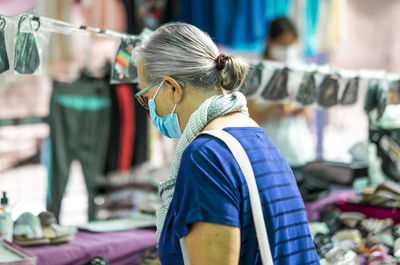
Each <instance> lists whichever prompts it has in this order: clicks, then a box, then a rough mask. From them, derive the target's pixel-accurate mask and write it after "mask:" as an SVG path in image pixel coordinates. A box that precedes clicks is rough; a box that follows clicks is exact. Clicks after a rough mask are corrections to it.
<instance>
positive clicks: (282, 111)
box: [248, 17, 315, 177]
mask: <svg viewBox="0 0 400 265" xmlns="http://www.w3.org/2000/svg"><path fill="white" fill-rule="evenodd" d="M263 59H265V60H271V61H277V62H281V63H293V62H296V61H298V60H299V53H298V33H297V30H296V27H295V25H294V24H293V23H292V22H291V21H290V20H289V19H288V18H286V17H281V18H277V19H275V20H273V21H272V22H271V25H270V28H269V34H268V37H267V39H266V48H265V52H264V56H263ZM256 101H257V100H249V101H248V107H249V112H250V116H251V117H252V118H253V119H254V120H255V121H256V122H258V123H259V124H260V125H261V126H262V127H263V128H264V130H265V131H266V132H267V134H268V136H269V137H270V138H271V139H272V140H273V141H274V142H275V144H276V145H277V147H278V149H279V150H280V151H281V153H282V154H283V156H284V157H285V158H286V160H287V161H288V163H289V165H290V166H291V167H292V169H293V171H294V173H295V175H296V177H301V171H302V169H303V167H304V165H305V164H306V163H307V162H309V161H311V160H313V159H314V158H315V154H314V153H315V150H314V141H313V138H312V134H311V131H310V128H309V123H310V121H311V117H310V110H309V109H308V108H306V107H292V102H293V96H291V98H290V100H289V102H288V103H287V104H281V103H271V104H268V105H261V104H257V103H256Z"/></svg>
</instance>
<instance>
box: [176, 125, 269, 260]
mask: <svg viewBox="0 0 400 265" xmlns="http://www.w3.org/2000/svg"><path fill="white" fill-rule="evenodd" d="M201 134H208V135H211V136H214V137H215V138H218V139H220V140H221V141H223V142H224V143H225V144H226V145H227V147H228V148H229V150H230V151H231V153H232V154H233V156H234V158H235V159H236V161H237V163H238V164H239V167H240V169H241V170H242V173H243V175H244V177H245V179H246V183H247V186H248V188H249V194H250V205H251V212H252V214H253V220H254V222H255V228H256V234H257V241H258V246H259V249H260V255H261V261H262V264H263V265H273V264H274V261H273V259H272V253H271V248H270V246H269V241H268V234H267V229H266V227H265V221H264V216H263V212H262V208H261V202H260V195H259V192H258V188H257V184H256V179H255V177H254V172H253V168H252V166H251V163H250V160H249V158H248V156H247V154H246V152H245V150H244V149H243V147H242V145H241V144H240V143H239V141H238V140H236V138H235V137H233V136H232V135H230V134H229V133H227V132H225V131H223V130H210V131H205V132H202V133H201ZM180 244H181V249H182V255H183V260H184V263H185V265H190V261H189V254H188V251H187V247H186V242H185V239H184V238H181V239H180Z"/></svg>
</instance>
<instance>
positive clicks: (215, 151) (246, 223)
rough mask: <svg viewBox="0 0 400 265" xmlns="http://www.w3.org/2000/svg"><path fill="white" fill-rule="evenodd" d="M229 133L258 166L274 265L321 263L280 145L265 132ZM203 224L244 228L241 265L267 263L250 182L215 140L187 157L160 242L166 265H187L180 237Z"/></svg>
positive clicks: (199, 142)
mask: <svg viewBox="0 0 400 265" xmlns="http://www.w3.org/2000/svg"><path fill="white" fill-rule="evenodd" d="M224 130H225V131H227V132H228V133H230V134H231V135H232V136H234V137H235V138H236V139H237V140H239V142H240V143H241V144H242V146H243V148H244V149H245V150H246V153H247V155H248V157H249V159H250V162H251V164H252V166H253V170H254V175H255V177H256V182H257V186H258V190H259V193H260V199H261V204H262V208H263V213H264V218H265V225H266V227H267V232H268V239H269V242H270V246H271V252H272V256H273V258H274V264H275V265H278V264H282V265H283V264H285V265H287V264H304V265H305V264H319V261H318V255H317V253H316V250H315V247H314V243H313V241H312V238H311V234H310V231H309V228H308V223H307V217H306V214H305V210H304V203H303V200H302V198H301V196H300V193H299V190H298V188H297V184H296V180H295V178H294V176H293V173H292V171H291V169H290V167H289V165H288V164H287V162H286V161H285V159H284V158H283V156H282V154H281V153H280V152H279V151H278V149H277V148H276V146H275V144H274V143H273V142H272V141H271V140H270V139H269V137H268V135H267V134H266V133H265V132H264V130H263V129H262V128H259V127H235V128H226V129H224ZM299 140H300V139H299ZM200 221H201V222H209V223H216V224H223V225H229V226H235V227H239V228H240V233H241V247H240V260H239V264H243V265H244V264H246V265H251V264H261V259H260V253H259V251H258V243H257V239H256V232H255V227H254V222H253V218H252V213H251V208H250V200H249V191H248V189H247V185H246V180H245V178H244V176H243V174H242V172H241V170H240V168H239V166H238V164H237V162H236V160H235V158H234V157H233V155H232V154H231V152H230V151H229V149H228V148H227V147H226V146H225V144H224V143H223V142H222V141H221V140H219V139H216V138H214V137H212V136H209V135H201V136H200V137H198V138H196V139H195V140H194V141H193V142H192V143H191V144H190V145H189V146H188V147H187V148H186V150H185V151H184V153H183V155H182V161H181V166H180V169H179V173H178V177H177V181H176V187H175V193H174V196H173V199H172V203H171V205H170V207H169V209H168V213H167V216H166V220H165V223H164V228H163V231H162V233H161V237H160V242H159V258H160V261H161V263H162V264H168V265H173V264H183V259H182V254H181V248H180V244H179V238H182V237H184V236H186V235H187V233H188V231H189V225H190V224H192V223H195V222H200Z"/></svg>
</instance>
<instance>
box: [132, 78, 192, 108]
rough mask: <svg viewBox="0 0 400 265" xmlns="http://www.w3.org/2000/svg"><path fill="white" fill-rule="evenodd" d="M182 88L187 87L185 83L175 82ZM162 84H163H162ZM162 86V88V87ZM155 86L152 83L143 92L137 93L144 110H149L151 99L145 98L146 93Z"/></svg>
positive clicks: (136, 96)
mask: <svg viewBox="0 0 400 265" xmlns="http://www.w3.org/2000/svg"><path fill="white" fill-rule="evenodd" d="M175 81H176V82H177V83H178V84H179V85H180V86H181V87H185V86H186V85H185V83H184V82H183V81H180V80H175ZM161 84H162V83H161ZM161 84H160V87H161ZM153 86H155V83H154V82H153V83H151V84H150V85H149V86H147V87H146V88H144V89H142V90H141V91H139V92H138V93H136V95H135V98H136V99H137V101H138V102H139V103H140V105H142V107H143V108H145V109H149V97H147V96H143V94H144V93H146V91H148V90H149V89H150V88H152V87H153Z"/></svg>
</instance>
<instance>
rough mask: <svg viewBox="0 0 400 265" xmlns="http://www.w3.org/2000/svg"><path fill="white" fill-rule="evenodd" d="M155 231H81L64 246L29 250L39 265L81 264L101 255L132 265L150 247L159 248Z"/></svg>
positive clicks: (120, 264)
mask: <svg viewBox="0 0 400 265" xmlns="http://www.w3.org/2000/svg"><path fill="white" fill-rule="evenodd" d="M156 244H157V241H156V237H155V232H154V230H144V229H135V230H129V231H123V232H110V233H89V232H81V231H80V232H78V233H77V234H76V237H75V239H74V240H72V241H70V242H69V243H65V244H60V245H46V246H37V247H25V248H23V249H24V250H25V251H27V252H29V253H31V254H32V255H35V256H36V257H37V264H38V265H67V264H68V265H79V264H85V263H87V262H88V261H90V260H91V259H92V258H94V257H98V256H101V257H103V258H105V259H106V260H107V261H108V262H109V264H112V265H128V264H129V265H132V264H137V263H139V262H140V261H141V260H142V254H143V251H144V250H145V249H146V248H149V247H153V246H156Z"/></svg>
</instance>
